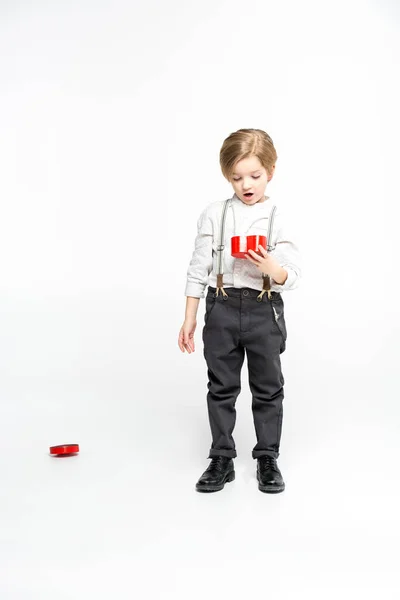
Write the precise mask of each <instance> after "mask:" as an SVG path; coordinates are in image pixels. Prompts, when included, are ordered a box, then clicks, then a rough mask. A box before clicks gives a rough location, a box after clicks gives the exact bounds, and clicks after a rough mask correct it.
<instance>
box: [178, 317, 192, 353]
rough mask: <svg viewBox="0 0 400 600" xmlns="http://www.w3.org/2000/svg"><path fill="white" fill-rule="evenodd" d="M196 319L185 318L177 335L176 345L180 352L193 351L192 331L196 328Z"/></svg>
mask: <svg viewBox="0 0 400 600" xmlns="http://www.w3.org/2000/svg"><path fill="white" fill-rule="evenodd" d="M196 325H197V321H196V319H193V318H187V319H185V321H184V323H183V325H182V327H181V330H180V332H179V337H178V345H179V348H180V349H181V350H182V352H185V350H186V352H188V353H189V354H191V352H194V332H195V330H196Z"/></svg>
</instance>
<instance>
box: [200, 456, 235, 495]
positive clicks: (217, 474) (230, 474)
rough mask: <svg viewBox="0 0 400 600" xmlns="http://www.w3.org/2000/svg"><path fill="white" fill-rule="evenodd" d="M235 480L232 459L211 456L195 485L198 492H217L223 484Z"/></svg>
mask: <svg viewBox="0 0 400 600" xmlns="http://www.w3.org/2000/svg"><path fill="white" fill-rule="evenodd" d="M234 479H235V471H234V466H233V459H232V458H229V457H228V456H213V457H212V458H211V462H210V464H209V465H208V467H207V469H206V470H205V471H204V473H203V475H202V476H201V477H200V479H199V480H198V482H197V483H196V490H197V491H199V492H218V491H219V490H222V488H223V487H224V485H225V483H228V481H233V480H234Z"/></svg>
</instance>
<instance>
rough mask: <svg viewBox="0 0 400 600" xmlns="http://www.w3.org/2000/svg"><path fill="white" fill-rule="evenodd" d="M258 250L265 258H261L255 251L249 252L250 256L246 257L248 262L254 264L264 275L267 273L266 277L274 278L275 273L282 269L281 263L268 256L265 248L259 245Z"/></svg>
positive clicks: (246, 255)
mask: <svg viewBox="0 0 400 600" xmlns="http://www.w3.org/2000/svg"><path fill="white" fill-rule="evenodd" d="M258 248H259V250H260V251H261V253H262V255H263V256H259V255H258V254H256V252H254V250H248V254H245V257H246V258H247V260H248V261H250V262H252V263H253V265H256V267H258V268H259V269H260V271H261V272H262V273H266V275H270V276H271V277H273V275H274V273H276V272H277V270H279V269H280V265H279V263H277V261H276V260H275V259H274V258H273V257H272V256H271V255H270V254H268V252H267V251H266V250H265V248H263V246H261V245H259V246H258Z"/></svg>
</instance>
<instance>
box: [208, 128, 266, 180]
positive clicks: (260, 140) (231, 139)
mask: <svg viewBox="0 0 400 600" xmlns="http://www.w3.org/2000/svg"><path fill="white" fill-rule="evenodd" d="M249 156H257V158H258V159H259V161H260V163H261V164H262V166H263V167H264V169H266V171H267V172H268V174H269V175H272V167H273V166H274V164H275V163H276V161H277V159H278V155H277V153H276V150H275V147H274V143H273V141H272V139H271V137H270V136H269V135H268V133H266V132H265V131H263V130H262V129H238V130H237V131H235V132H233V133H231V134H230V135H229V136H228V137H227V138H226V139H225V140H224V143H223V144H222V147H221V150H220V153H219V163H220V165H221V170H222V174H223V176H224V177H225V178H226V179H227V180H228V181H230V179H231V177H232V173H233V170H234V168H235V165H236V163H237V162H238V161H239V160H242V158H248V157H249Z"/></svg>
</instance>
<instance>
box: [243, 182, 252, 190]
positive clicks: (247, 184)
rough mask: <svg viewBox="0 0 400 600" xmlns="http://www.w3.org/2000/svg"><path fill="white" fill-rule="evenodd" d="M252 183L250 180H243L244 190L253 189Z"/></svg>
mask: <svg viewBox="0 0 400 600" xmlns="http://www.w3.org/2000/svg"><path fill="white" fill-rule="evenodd" d="M251 186H252V183H251V182H249V181H243V191H245V192H246V191H247V190H249V189H251Z"/></svg>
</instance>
